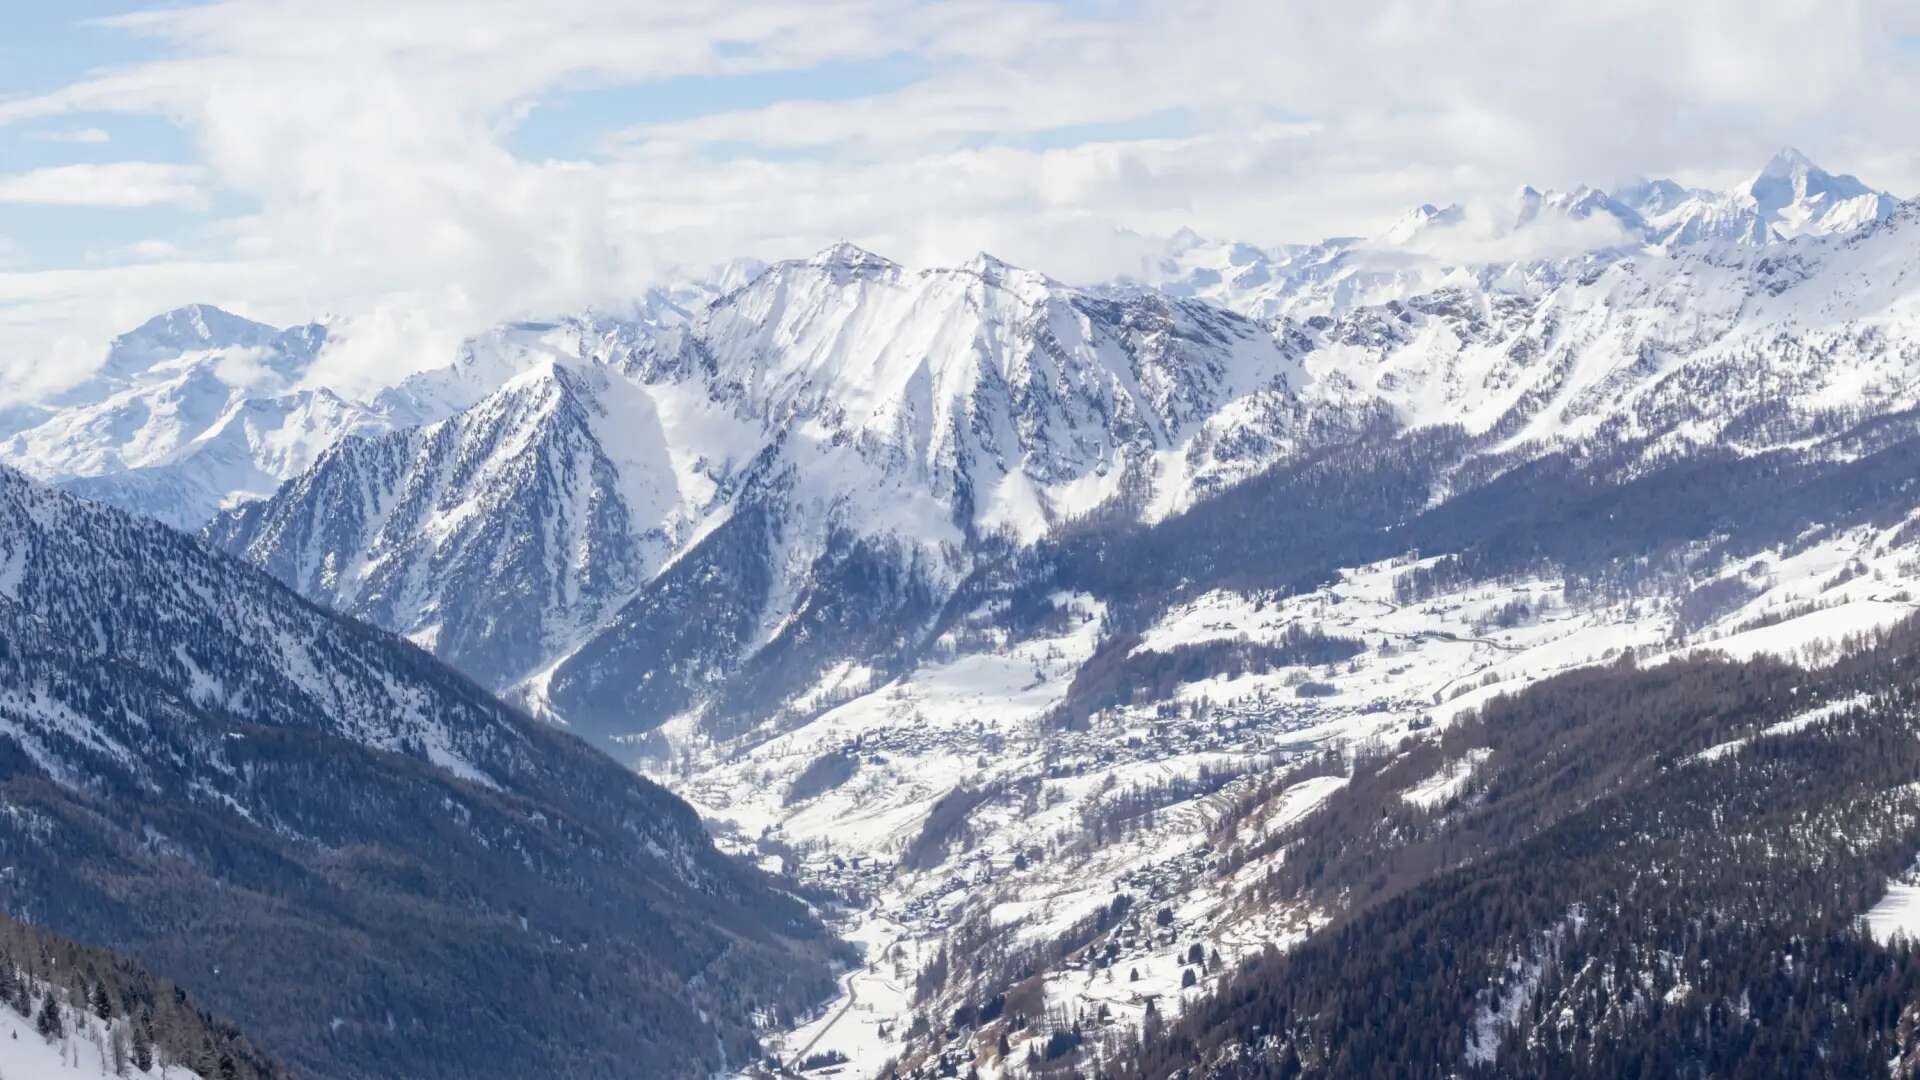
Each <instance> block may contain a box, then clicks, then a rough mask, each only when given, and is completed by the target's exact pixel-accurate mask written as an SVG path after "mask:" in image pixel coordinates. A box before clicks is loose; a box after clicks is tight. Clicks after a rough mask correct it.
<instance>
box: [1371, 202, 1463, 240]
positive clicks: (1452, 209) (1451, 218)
mask: <svg viewBox="0 0 1920 1080" xmlns="http://www.w3.org/2000/svg"><path fill="white" fill-rule="evenodd" d="M1465 219H1466V210H1465V209H1464V208H1462V207H1461V206H1460V205H1459V204H1458V203H1448V204H1446V205H1445V206H1435V205H1433V204H1432V203H1421V204H1420V205H1419V206H1416V207H1414V208H1413V209H1411V210H1409V211H1407V212H1406V213H1404V214H1401V215H1400V217H1399V219H1398V220H1396V221H1395V222H1394V223H1393V224H1392V225H1391V226H1389V227H1388V228H1387V231H1386V234H1385V239H1386V240H1387V241H1388V242H1389V243H1394V244H1404V243H1407V242H1408V241H1411V240H1413V239H1414V238H1415V237H1417V236H1418V235H1420V233H1422V232H1424V231H1425V230H1427V229H1429V228H1432V227H1436V226H1438V227H1445V226H1448V225H1458V224H1460V222H1462V221H1464V220H1465Z"/></svg>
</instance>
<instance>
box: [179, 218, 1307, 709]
mask: <svg viewBox="0 0 1920 1080" xmlns="http://www.w3.org/2000/svg"><path fill="white" fill-rule="evenodd" d="M482 369H485V371H487V372H493V373H500V374H505V373H507V372H509V371H513V370H516V369H517V371H518V373H517V374H512V375H511V377H509V378H507V379H506V381H505V382H504V384H502V385H501V386H500V387H499V388H498V389H497V390H495V391H493V392H492V393H491V394H489V395H488V396H486V397H485V398H483V399H481V400H479V401H478V402H477V403H476V404H474V405H473V406H472V407H471V408H469V409H467V410H465V411H464V412H461V413H460V414H458V415H456V416H454V417H452V418H450V419H448V420H446V421H444V422H441V423H439V424H434V425H429V426H427V427H424V428H420V429H418V430H413V431H407V432H401V433H396V434H393V435H390V436H385V437H382V438H377V439H348V440H344V441H343V442H341V443H340V444H339V445H338V446H337V447H335V448H334V449H332V450H330V451H328V452H327V453H325V454H323V455H322V456H321V458H320V459H319V461H318V462H317V463H316V464H315V466H314V467H313V468H312V469H311V470H309V471H308V472H307V473H306V474H304V475H302V476H300V477H298V478H297V479H295V480H294V481H293V482H292V483H290V484H289V485H287V487H286V488H284V489H283V490H282V491H281V492H279V493H278V494H277V495H276V496H275V497H274V498H272V499H271V500H268V501H265V502H262V503H259V504H255V505H252V506H246V507H242V508H240V509H238V510H235V511H232V512H229V513H227V514H225V515H223V516H222V517H221V518H220V519H219V520H217V521H216V522H215V523H214V525H213V526H212V528H211V530H210V536H212V538H213V539H214V540H215V542H216V543H218V544H219V545H221V546H222V547H224V548H226V549H227V550H230V551H233V552H236V553H240V554H243V555H244V556H245V557H247V558H248V559H250V560H252V561H255V562H257V563H258V564H260V565H262V566H264V567H266V568H268V569H269V570H270V571H271V572H273V573H274V574H276V575H277V576H279V577H281V578H282V580H285V581H287V582H288V583H290V584H292V585H294V586H295V587H296V588H299V589H301V590H302V591H303V592H306V593H307V594H308V595H310V596H314V597H316V598H318V599H322V600H324V601H326V602H328V603H330V604H333V605H335V606H337V607H339V608H340V609H342V610H345V611H348V612H351V613H354V614H357V615H360V616H362V617H365V618H369V619H371V620H373V621H375V622H378V623H380V624H381V625H385V626H389V627H393V628H395V629H397V630H400V631H401V632H403V633H406V634H408V635H410V636H412V637H414V638H415V639H416V640H418V641H420V642H422V643H423V644H426V645H427V646H428V647H430V648H433V649H434V650H435V651H436V652H437V653H438V654H439V655H441V656H442V657H444V658H446V659H448V660H450V661H452V662H453V663H455V664H456V665H458V666H461V667H462V668H463V669H464V670H468V671H472V672H476V673H478V674H481V676H482V677H484V678H487V679H488V680H489V681H491V682H492V683H493V684H494V685H496V686H498V687H501V688H509V687H513V686H515V685H516V684H518V683H521V682H523V681H526V680H533V682H531V683H529V684H528V685H527V687H525V689H526V690H527V691H528V692H529V693H530V694H531V700H534V701H536V702H539V703H541V704H543V705H544V706H545V707H548V708H551V709H553V710H555V711H556V712H558V714H559V715H561V716H563V717H567V718H569V719H573V720H576V721H579V722H588V717H589V716H591V717H592V718H593V720H592V721H591V726H592V727H593V728H594V729H596V730H601V731H603V732H604V731H608V730H609V729H611V730H612V731H614V732H618V731H622V730H624V731H629V732H631V731H639V730H644V729H646V728H648V727H651V726H652V725H653V724H655V723H658V722H659V721H660V720H662V719H665V718H666V716H668V715H671V714H673V713H675V712H678V711H680V710H681V709H683V708H685V707H688V706H690V705H693V704H696V703H698V702H699V701H700V700H701V699H702V698H703V697H704V696H705V692H707V691H713V692H718V690H719V689H720V684H722V683H725V682H727V681H728V680H729V679H731V678H732V677H733V676H734V675H735V674H736V673H738V671H739V670H740V665H742V664H749V665H750V664H751V662H752V661H754V660H755V659H756V658H762V659H764V660H765V662H767V663H773V662H774V659H773V658H775V657H781V656H785V655H786V654H787V653H788V652H789V651H791V650H796V649H797V650H802V651H804V652H807V653H808V657H809V658H808V659H807V660H806V661H805V662H804V663H801V667H802V668H803V669H805V670H796V673H795V674H796V676H797V675H800V674H806V675H809V676H810V674H811V671H812V669H813V668H814V667H815V666H817V665H819V664H821V663H824V662H825V660H826V657H825V656H824V655H823V656H814V655H813V653H814V651H815V650H819V649H823V648H824V649H827V650H829V651H830V652H831V653H832V656H831V658H832V659H835V660H839V659H846V658H848V657H852V656H857V657H858V658H859V659H861V660H862V661H865V660H866V659H869V657H868V656H867V655H866V653H867V652H868V651H870V650H871V651H877V652H878V653H880V654H882V655H884V654H887V653H890V652H893V651H896V650H898V649H899V648H900V647H901V645H902V644H903V642H904V639H906V638H910V637H911V636H913V635H914V634H915V633H917V629H918V624H919V621H923V620H925V619H926V618H930V617H931V614H932V607H933V606H934V605H935V604H937V603H938V601H939V599H940V598H941V597H943V596H944V595H945V593H946V592H947V591H949V590H950V589H951V588H952V586H953V585H954V584H955V583H956V582H957V581H958V580H959V579H960V577H961V576H962V575H964V574H965V573H966V572H967V571H968V570H969V569H970V568H971V563H970V560H971V558H972V555H973V552H974V551H975V550H976V548H977V547H978V546H979V545H980V544H981V543H983V542H985V540H986V539H987V538H990V537H996V536H1005V537H1010V538H1012V539H1014V540H1016V541H1019V542H1031V541H1033V540H1035V539H1038V538H1040V537H1042V536H1044V535H1047V534H1048V533H1049V532H1050V531H1051V530H1052V529H1054V528H1056V527H1057V526H1058V525H1060V524H1061V523H1063V522H1066V521H1069V520H1072V519H1074V518H1076V517H1079V516H1084V515H1087V514H1091V513H1093V512H1095V511H1097V510H1100V509H1102V508H1111V507H1116V506H1127V507H1131V508H1132V511H1131V512H1133V513H1136V514H1137V513H1145V514H1148V515H1150V516H1151V515H1154V514H1164V513H1166V512H1168V511H1169V510H1171V509H1174V508H1177V507H1179V506H1183V505H1186V504H1188V503H1190V502H1191V501H1192V500H1193V499H1194V498H1195V497H1196V496H1197V495H1198V494H1200V493H1203V492H1205V491H1207V490H1211V489H1214V488H1218V487H1220V486H1222V485H1224V484H1227V483H1229V482H1231V481H1232V480H1234V479H1237V478H1240V477H1242V476H1244V475H1245V474H1246V473H1247V472H1248V471H1249V470H1250V469H1253V468H1257V467H1259V466H1260V465H1262V464H1265V463H1269V462H1271V461H1272V460H1274V459H1275V458H1277V457H1279V456H1281V455H1284V454H1285V453H1286V452H1287V448H1288V447H1290V446H1292V445H1294V444H1295V443H1296V442H1297V441H1298V438H1299V435H1300V432H1301V431H1302V430H1303V416H1304V413H1303V410H1302V408H1301V404H1300V400H1299V398H1298V395H1297V387H1298V386H1299V385H1300V383H1301V382H1302V381H1303V379H1304V372H1303V369H1302V368H1301V367H1300V364H1299V360H1298V357H1297V356H1296V355H1294V353H1293V351H1292V348H1291V345H1290V344H1289V343H1287V342H1285V341H1282V340H1279V339H1276V338H1275V337H1273V336H1272V335H1271V334H1269V333H1267V332H1266V331H1265V330H1264V329H1263V328H1261V327H1260V326H1259V325H1257V324H1255V323H1253V322H1251V321H1249V320H1247V319H1245V318H1242V317H1239V316H1236V315H1233V314H1231V313H1228V312H1225V311H1221V310H1219V309H1216V308H1212V307H1208V306H1205V305H1201V304H1196V303H1188V302H1180V301H1169V300H1167V299H1165V298H1161V297H1157V296H1152V295H1141V296H1135V297H1129V298H1121V299H1110V298H1104V297H1100V296H1096V295H1093V294H1090V293H1086V292H1083V291H1080V290H1075V289H1070V288H1068V287H1066V286H1063V285H1060V284H1059V283H1057V282H1054V281H1051V280H1049V279H1047V278H1045V277H1044V276H1042V275H1040V274H1037V273H1033V272H1030V271H1025V270H1019V269H1016V268H1013V267H1010V266H1007V265H1005V264H1004V263H1001V262H999V261H997V260H994V259H992V258H990V257H986V256H982V257H980V258H978V259H975V260H974V261H972V262H970V263H968V264H967V265H965V266H963V267H959V268H955V269H950V270H932V271H926V272H922V273H913V272H909V271H907V270H905V269H904V268H902V267H900V266H898V265H896V264H894V263H892V262H889V261H887V260H885V259H882V258H880V257H879V256H876V255H873V254H871V253H868V252H865V251H862V250H860V249H858V248H854V247H851V246H846V245H842V246H837V247H834V248H831V249H829V250H827V251H824V252H821V253H820V254H819V255H817V256H815V257H813V258H811V259H807V260H800V261H793V262H787V263H781V264H778V265H776V266H773V267H771V268H769V269H768V270H767V271H766V272H765V273H763V274H761V275H759V276H758V277H756V278H755V279H754V280H753V281H752V282H751V283H750V284H748V285H746V286H744V287H742V288H740V289H738V290H736V291H734V292H732V293H730V294H728V295H726V296H724V297H722V298H720V299H719V300H717V301H716V302H714V303H713V304H712V305H711V306H709V307H708V308H706V309H704V310H702V311H700V312H698V313H697V314H694V315H693V316H692V317H691V318H689V319H685V320H681V321H676V322H673V323H669V324H659V323H656V324H653V325H643V324H639V323H635V322H630V321H574V322H570V323H565V324H557V325H553V326H522V327H516V328H510V329H509V330H508V331H505V332H503V334H502V335H496V336H494V337H492V338H489V339H487V340H486V342H485V346H484V347H483V348H476V349H473V350H470V351H469V353H468V355H467V356H465V357H463V358H462V361H461V363H459V364H457V365H455V366H454V368H452V369H449V370H448V371H447V372H444V373H439V374H437V375H430V376H427V377H425V379H424V380H423V381H431V382H433V383H434V384H435V385H440V386H445V385H456V384H466V385H471V384H472V381H473V380H474V379H475V378H484V376H481V375H479V374H478V373H479V372H480V371H481V370H482ZM403 389H405V388H403ZM849 557H853V558H854V560H855V562H856V563H857V564H858V568H857V569H855V568H850V567H849V566H847V565H845V560H847V559H848V558H849ZM839 574H853V575H854V576H855V580H856V581H857V582H859V583H862V584H864V585H865V586H866V587H867V588H866V589H862V590H854V591H851V592H850V591H848V590H846V589H843V588H838V587H835V588H831V589H829V588H827V586H828V585H829V584H830V583H834V582H835V581H836V577H835V575H839ZM715 575H718V576H720V577H723V578H724V579H726V580H728V581H731V582H733V583H734V585H735V586H736V587H737V588H736V591H734V592H732V593H730V594H727V595H725V596H723V597H719V598H716V597H713V596H711V595H710V593H711V584H710V581H711V580H712V579H713V578H714V576H715ZM702 581H708V582H709V584H708V585H704V586H703V585H701V584H699V583H700V582H702ZM839 584H848V583H846V582H840V583H839ZM689 589H693V590H700V591H699V592H698V593H696V594H694V595H693V596H691V597H688V596H683V595H682V593H683V592H684V591H685V590H689ZM690 600H698V601H703V602H704V601H714V602H717V603H719V604H720V605H721V606H722V607H723V608H724V613H723V612H722V611H721V610H717V609H710V610H708V611H707V612H706V617H705V618H704V619H700V620H693V621H689V620H688V619H687V618H686V617H685V611H686V608H685V606H684V605H685V604H686V603H688V602H690ZM870 603H877V604H880V605H881V607H882V610H883V611H886V612H889V613H891V614H896V615H900V616H902V617H906V613H908V612H917V614H916V615H913V616H911V617H907V621H905V622H904V623H900V622H896V623H894V624H893V625H891V627H890V628H889V629H888V631H887V632H886V634H885V635H884V638H883V639H882V640H875V641H867V640H862V639H859V638H858V636H857V635H855V637H854V638H853V639H849V637H848V636H847V635H846V634H844V633H841V634H828V633H826V630H827V629H828V627H829V625H836V626H842V628H843V629H844V624H845V621H846V620H848V619H854V618H861V619H864V618H870V617H872V616H874V615H876V614H879V612H875V611H871V610H861V608H862V606H863V605H867V604H870ZM636 654H646V655H647V656H649V657H653V658H654V659H653V660H651V661H650V662H646V663H636V662H635V661H634V660H632V659H630V658H631V657H634V656H635V655H636ZM663 656H664V657H673V658H675V659H674V660H672V661H671V662H668V661H662V660H659V659H658V657H663ZM789 662H792V663H800V661H798V660H783V661H781V663H783V664H784V663H789ZM669 663H670V664H671V666H672V667H673V668H674V670H675V672H676V674H675V677H674V678H672V679H667V678H665V677H663V676H659V675H655V674H653V672H654V671H656V670H664V669H665V665H667V664H669ZM656 664H660V665H662V666H660V667H656V666H655V665H656Z"/></svg>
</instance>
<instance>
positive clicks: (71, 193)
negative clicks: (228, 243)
mask: <svg viewBox="0 0 1920 1080" xmlns="http://www.w3.org/2000/svg"><path fill="white" fill-rule="evenodd" d="M201 181H202V172H201V170H200V169H198V168H196V167H193V166H186V165H163V164H159V163H156V162H150V161H118V162H113V163H111V164H106V165H53V166H49V167H47V168H44V169H30V170H28V171H26V172H19V173H0V203H19V204H25V205H29V206H99V207H133V206H157V205H162V204H167V203H174V204H179V205H186V206H195V205H200V204H201V203H204V202H205V200H206V195H205V193H204V191H203V190H202V189H201V186H200V185H201Z"/></svg>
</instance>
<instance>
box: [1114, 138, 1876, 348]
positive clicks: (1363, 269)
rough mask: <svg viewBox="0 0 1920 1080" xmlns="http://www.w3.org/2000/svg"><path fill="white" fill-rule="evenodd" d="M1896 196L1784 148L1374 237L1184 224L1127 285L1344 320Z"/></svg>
mask: <svg viewBox="0 0 1920 1080" xmlns="http://www.w3.org/2000/svg"><path fill="white" fill-rule="evenodd" d="M1898 201H1899V200H1897V199H1896V198H1894V197H1893V196H1892V195H1889V194H1888V193H1886V192H1883V191H1876V190H1874V189H1872V188H1870V187H1868V186H1867V185H1866V184H1864V183H1862V182H1861V181H1860V180H1859V179H1857V178H1856V177H1853V176H1845V175H1835V174H1833V173H1829V172H1827V171H1826V170H1824V169H1821V168H1820V167H1819V166H1818V165H1815V164H1814V163H1813V162H1812V161H1811V160H1809V159H1808V158H1807V157H1806V155H1804V154H1802V153H1800V152H1799V151H1797V150H1793V149H1786V150H1782V151H1781V152H1780V153H1778V154H1776V155H1775V156H1774V157H1773V158H1772V159H1770V160H1769V161H1768V162H1767V164H1766V165H1764V166H1762V167H1761V169H1760V170H1759V171H1758V172H1757V173H1755V174H1754V176H1753V177H1752V178H1751V179H1749V180H1748V181H1747V182H1746V183H1744V184H1742V185H1740V186H1738V187H1736V188H1734V189H1732V190H1729V191H1711V190H1707V189H1704V188H1690V187H1686V186H1684V185H1681V184H1678V183H1676V182H1674V181H1672V180H1640V181H1636V182H1634V183H1631V184H1628V185H1625V186H1623V187H1621V188H1619V189H1617V190H1616V191H1614V192H1613V193H1608V192H1606V191H1602V190H1600V189H1598V188H1593V187H1588V186H1586V185H1581V186H1579V187H1576V188H1574V189H1573V190H1571V191H1557V190H1552V189H1549V190H1545V191H1541V190H1537V189H1535V188H1533V187H1531V186H1528V187H1523V188H1521V189H1520V191H1519V192H1518V193H1517V194H1516V195H1515V196H1514V198H1513V199H1512V201H1511V202H1510V203H1507V204H1503V205H1500V206H1498V207H1494V208H1490V209H1487V208H1465V207H1460V206H1451V205H1450V206H1446V207H1435V206H1433V205H1431V204H1428V205H1424V206H1420V207H1417V208H1415V209H1413V210H1410V211H1408V212H1407V213H1406V214H1404V215H1402V216H1401V217H1400V218H1399V219H1397V220H1395V221H1394V222H1392V223H1390V224H1389V225H1388V226H1387V227H1386V228H1385V229H1383V230H1382V231H1381V232H1380V233H1378V234H1376V235H1374V236H1370V237H1364V238H1363V237H1335V238H1331V239H1327V240H1323V241H1320V242H1319V243H1316V244H1294V245H1283V246H1281V247H1276V248H1271V249H1267V248H1260V247H1256V246H1253V245H1250V244H1243V243H1229V242H1219V241H1207V240H1203V239H1201V238H1200V237H1198V236H1196V235H1194V234H1192V233H1185V232H1183V233H1182V234H1180V235H1179V236H1176V237H1174V238H1173V240H1171V241H1170V242H1169V244H1168V245H1167V248H1166V250H1165V251H1164V252H1162V253H1160V254H1158V255H1155V256H1152V257H1149V258H1147V259H1144V260H1142V263H1141V265H1140V267H1139V268H1138V269H1137V270H1136V271H1134V272H1133V273H1131V274H1129V275H1127V278H1126V280H1128V281H1131V282H1137V283H1139V284H1143V285H1147V286H1150V287H1153V288H1157V289H1160V290H1163V291H1165V292H1168V293H1170V294H1173V295H1177V296H1192V297H1198V298H1201V299H1205V300H1207V301H1209V302H1212V303H1216V304H1219V305H1221V306H1223V307H1227V308H1231V309H1233V310H1235V311H1239V312H1242V313H1243V314H1247V315H1251V316H1254V317H1256V318H1277V317H1287V318H1292V319H1295V320H1306V319H1311V318H1315V317H1320V316H1334V317H1338V316H1340V315H1342V314H1345V313H1347V312H1350V311H1353V310H1354V309H1356V308H1359V307H1364V306H1369V305H1375V306H1377V305H1381V304H1386V303H1389V302H1392V301H1404V300H1406V299H1408V298H1409V297H1412V296H1415V295H1418V294H1421V293H1428V292H1434V291H1439V290H1448V289H1461V288H1467V289H1472V290H1475V291H1487V292H1501V293H1508V294H1522V295H1534V294H1537V293H1539V292H1540V291H1542V290H1544V289H1551V288H1553V287H1555V286H1558V285H1560V284H1563V283H1566V282H1570V281H1577V280H1579V279H1580V278H1581V277H1582V276H1583V275H1584V274H1585V273H1587V272H1589V271H1591V270H1592V269H1594V268H1596V267H1598V266H1602V265H1606V264H1608V263H1611V262H1614V261H1617V260H1619V259H1622V258H1627V257H1631V256H1634V255H1645V254H1651V253H1669V254H1671V253H1675V252H1679V251H1683V250H1687V249H1712V248H1729V247H1733V248H1764V247H1767V246H1768V245H1771V244H1775V243H1778V242H1780V241H1782V240H1788V239H1792V238H1795V237H1810V236H1841V235H1845V234H1847V233H1850V232H1853V231H1855V230H1857V229H1860V228H1862V227H1864V226H1867V225H1871V224H1873V223H1874V222H1876V221H1880V220H1883V219H1885V218H1886V217H1887V216H1888V215H1890V214H1892V213H1893V211H1894V208H1895V206H1896V205H1897V204H1898Z"/></svg>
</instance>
